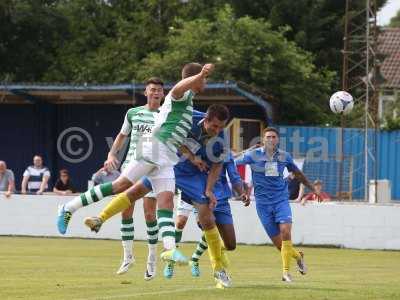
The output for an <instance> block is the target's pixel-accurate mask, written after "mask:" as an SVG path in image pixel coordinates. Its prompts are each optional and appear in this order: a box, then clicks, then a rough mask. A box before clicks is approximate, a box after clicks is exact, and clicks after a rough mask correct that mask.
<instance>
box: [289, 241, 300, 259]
mask: <svg viewBox="0 0 400 300" xmlns="http://www.w3.org/2000/svg"><path fill="white" fill-rule="evenodd" d="M291 248H292V257H293V258H294V259H295V260H300V259H301V255H300V252H299V251H297V250H296V248H295V247H293V245H292V246H291Z"/></svg>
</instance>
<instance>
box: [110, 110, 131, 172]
mask: <svg viewBox="0 0 400 300" xmlns="http://www.w3.org/2000/svg"><path fill="white" fill-rule="evenodd" d="M131 130H132V126H131V123H130V122H129V120H128V113H126V114H125V118H124V123H123V124H122V128H121V131H120V132H119V133H118V135H117V137H116V138H115V140H114V142H113V144H112V146H111V149H110V151H109V152H108V155H107V160H106V161H105V162H104V167H105V168H106V169H107V170H115V169H117V168H118V165H119V161H118V158H117V154H118V152H119V151H120V150H121V149H122V146H123V145H124V143H125V140H126V137H127V136H128V135H129V133H130V132H131Z"/></svg>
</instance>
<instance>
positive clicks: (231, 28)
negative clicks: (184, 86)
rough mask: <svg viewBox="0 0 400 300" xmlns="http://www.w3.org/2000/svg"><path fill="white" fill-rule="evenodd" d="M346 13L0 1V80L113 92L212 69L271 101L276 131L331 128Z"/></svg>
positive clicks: (231, 5) (334, 7) (257, 1)
mask: <svg viewBox="0 0 400 300" xmlns="http://www.w3.org/2000/svg"><path fill="white" fill-rule="evenodd" d="M385 2H386V0H379V1H378V7H381V6H382V5H383V4H384V3H385ZM344 5H345V1H331V0H318V1H314V0H296V1H292V0H279V1H278V0H252V1H250V0H201V1H200V0H199V1H194V0H189V1H182V0H170V1H161V0H107V1H105V0H74V1H70V0H42V1H35V0H19V1H17V0H4V1H1V2H0V36H1V37H2V38H1V39H0V80H4V81H7V82H10V81H17V82H21V81H42V82H43V81H44V82H73V83H84V82H87V83H118V82H131V81H134V80H143V79H144V78H146V77H148V76H150V75H160V76H162V77H163V78H164V79H165V80H171V81H174V80H177V79H178V76H179V73H180V68H181V66H182V64H183V63H185V62H188V61H191V60H196V61H201V62H204V61H213V62H216V63H217V65H218V69H217V72H216V74H215V77H214V80H236V81H243V82H245V83H247V84H250V85H252V86H256V87H257V88H259V89H261V90H263V91H264V92H266V93H269V94H270V95H272V96H273V97H274V99H275V103H274V105H275V107H276V109H277V113H278V116H279V117H280V119H278V120H277V121H279V122H284V123H289V124H293V123H296V124H320V123H323V124H325V123H330V124H332V123H337V122H338V121H337V118H336V117H335V116H334V115H332V114H330V113H328V105H327V102H328V101H327V99H328V96H329V94H330V93H331V92H332V91H333V90H336V89H337V88H338V84H339V82H340V81H339V80H338V78H339V74H341V72H340V68H341V53H340V49H341V48H342V43H343V41H342V35H343V17H344ZM353 5H359V7H358V8H362V6H363V5H364V2H362V1H361V2H353ZM353 7H354V6H353ZM334 72H336V75H335V73H334Z"/></svg>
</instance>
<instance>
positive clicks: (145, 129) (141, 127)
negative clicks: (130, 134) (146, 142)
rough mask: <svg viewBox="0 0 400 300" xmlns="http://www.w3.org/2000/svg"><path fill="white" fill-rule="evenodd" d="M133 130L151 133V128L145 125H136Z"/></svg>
mask: <svg viewBox="0 0 400 300" xmlns="http://www.w3.org/2000/svg"><path fill="white" fill-rule="evenodd" d="M133 130H135V131H139V132H142V133H151V126H149V125H147V124H138V125H135V126H134V127H133Z"/></svg>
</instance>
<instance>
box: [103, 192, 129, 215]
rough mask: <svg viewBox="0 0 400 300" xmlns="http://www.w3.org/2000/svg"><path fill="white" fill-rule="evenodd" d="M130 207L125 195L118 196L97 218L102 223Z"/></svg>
mask: <svg viewBox="0 0 400 300" xmlns="http://www.w3.org/2000/svg"><path fill="white" fill-rule="evenodd" d="M130 206H131V201H130V200H129V198H128V196H127V195H126V193H121V194H118V195H117V196H116V197H115V198H113V199H112V200H111V201H110V202H109V203H108V204H107V206H106V207H105V208H104V209H103V210H102V211H101V212H100V214H99V217H100V219H101V220H102V221H103V222H105V221H106V220H108V219H109V218H111V217H112V216H114V215H116V214H117V213H119V212H122V211H124V210H125V209H127V208H129V207H130Z"/></svg>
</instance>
